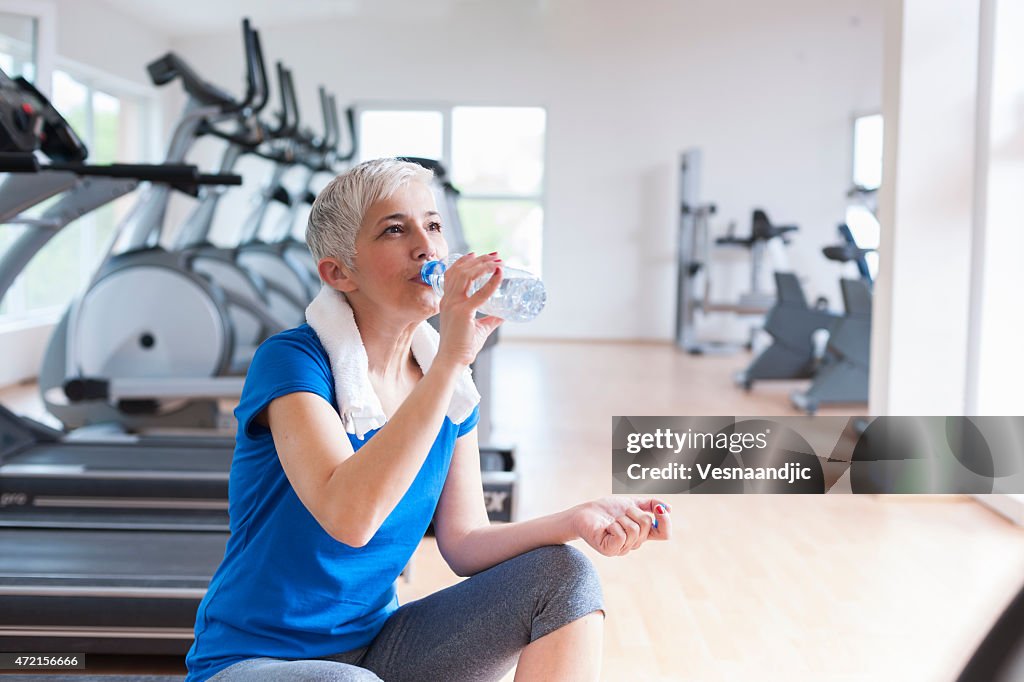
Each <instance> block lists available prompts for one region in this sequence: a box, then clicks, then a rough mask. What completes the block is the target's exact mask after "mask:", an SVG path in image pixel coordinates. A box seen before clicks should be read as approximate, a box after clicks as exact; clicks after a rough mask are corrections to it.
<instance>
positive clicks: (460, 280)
mask: <svg viewBox="0 0 1024 682" xmlns="http://www.w3.org/2000/svg"><path fill="white" fill-rule="evenodd" d="M496 267H497V264H496V263H495V261H494V258H493V257H490V256H480V257H472V256H464V257H463V258H461V259H459V261H457V262H456V263H455V264H453V265H452V267H451V268H449V270H448V272H447V273H446V275H445V277H446V279H448V280H450V281H449V282H448V291H447V292H446V295H445V296H444V298H442V299H441V341H440V346H439V348H438V351H437V354H436V356H435V357H434V361H433V363H432V364H431V366H430V369H429V370H428V371H427V372H426V374H424V376H423V378H422V379H421V380H420V381H419V382H418V383H417V384H416V387H415V388H414V389H413V390H412V392H411V393H410V394H409V395H408V396H407V397H406V399H405V401H404V402H403V403H402V405H401V406H400V407H399V408H398V410H397V411H396V412H395V414H394V415H393V416H392V417H391V419H390V420H388V423H387V424H385V425H384V426H382V427H381V428H380V430H379V431H377V433H376V434H374V436H373V438H371V439H370V440H369V442H367V443H366V444H365V445H363V446H362V447H361V448H359V451H358V452H354V451H353V448H352V444H351V443H350V442H349V439H348V436H347V435H346V433H345V429H344V427H343V426H342V423H341V418H340V417H339V416H338V413H337V412H336V411H335V409H334V407H333V406H332V405H329V404H327V402H326V401H324V400H323V399H322V398H321V397H319V396H316V395H314V394H312V393H290V394H288V395H285V396H282V397H280V398H277V399H275V400H273V401H272V402H271V403H270V404H269V405H268V406H267V408H266V410H264V414H263V415H259V416H258V417H257V420H263V419H264V418H265V420H266V421H265V424H266V425H267V426H268V427H269V428H270V432H271V434H272V435H273V438H274V446H275V447H276V449H277V454H278V457H279V458H280V460H281V466H282V467H283V468H284V472H285V475H286V476H287V477H288V481H289V482H290V483H291V485H292V488H294V489H295V493H296V494H297V495H298V496H299V499H300V500H301V501H302V504H303V505H305V507H306V509H308V510H309V512H310V513H311V514H312V515H313V517H314V518H315V519H316V520H317V522H318V523H319V524H320V525H321V526H322V527H323V529H324V530H325V531H327V532H328V533H329V534H330V535H331V536H332V537H333V538H335V539H336V540H338V541H340V542H344V543H345V544H347V545H351V546H353V547H361V546H363V545H365V544H366V543H367V542H369V541H370V538H372V537H373V536H374V534H375V533H376V532H377V530H378V529H379V528H380V526H381V524H382V523H384V519H386V518H387V517H388V515H389V514H390V513H391V512H392V511H393V510H394V509H395V507H396V506H397V505H398V503H399V501H400V500H401V499H402V496H403V495H405V493H406V491H407V490H408V489H409V486H410V485H412V482H413V480H415V478H416V474H417V473H418V472H419V470H420V468H421V467H422V466H423V462H424V460H426V457H427V454H428V453H429V452H430V447H431V445H432V444H433V442H434V440H435V439H436V438H437V434H438V431H440V429H441V423H442V422H443V421H444V416H445V413H446V412H447V410H448V404H449V403H450V402H451V398H452V393H453V391H454V389H455V382H456V381H457V379H458V377H459V376H460V374H461V373H462V372H463V371H465V368H466V366H467V365H469V364H470V363H471V362H472V361H473V359H474V358H475V357H476V354H477V352H479V350H480V347H481V346H482V345H483V343H484V341H486V340H487V337H488V336H489V335H490V334H491V332H493V331H494V329H495V328H497V327H498V325H499V324H501V320H499V319H497V318H494V317H484V318H480V319H476V318H475V313H476V309H477V308H479V307H480V306H481V305H482V304H483V303H484V301H486V300H487V299H488V298H489V297H490V296H491V294H493V293H494V291H495V290H496V289H497V287H498V285H499V284H500V283H501V275H500V274H495V275H494V276H492V277H491V280H490V281H489V282H488V283H487V284H486V285H484V286H483V287H482V288H481V289H480V290H479V291H477V292H476V293H474V294H473V295H472V296H467V295H466V292H467V290H468V287H469V284H470V282H472V281H473V280H474V279H475V278H477V277H479V276H481V275H486V274H487V273H488V272H493V271H494V270H495V269H496Z"/></svg>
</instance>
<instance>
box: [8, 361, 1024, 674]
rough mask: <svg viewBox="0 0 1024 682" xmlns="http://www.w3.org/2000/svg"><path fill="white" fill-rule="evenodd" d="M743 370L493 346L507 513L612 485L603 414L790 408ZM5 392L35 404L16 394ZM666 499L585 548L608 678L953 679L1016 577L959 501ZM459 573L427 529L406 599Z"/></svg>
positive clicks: (989, 526)
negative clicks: (506, 451) (599, 608)
mask: <svg viewBox="0 0 1024 682" xmlns="http://www.w3.org/2000/svg"><path fill="white" fill-rule="evenodd" d="M744 364H745V358H744V357H743V356H731V357H730V356H707V357H692V356H688V355H685V354H679V353H677V352H676V351H675V350H674V349H673V348H672V347H670V346H668V345H655V344H622V343H607V344H603V343H524V342H505V343H503V344H501V345H500V346H498V348H497V349H496V357H495V387H496V390H495V395H494V399H493V405H494V408H493V411H494V420H495V440H497V441H503V442H508V443H512V444H515V445H516V447H517V461H518V466H519V471H520V475H521V486H520V487H521V495H520V497H519V500H518V510H519V517H520V518H531V517H534V516H537V515H541V514H546V513H550V512H554V511H557V510H560V509H563V508H565V507H568V506H571V505H573V504H576V503H578V502H581V501H584V500H587V499H590V498H593V497H599V496H602V495H606V494H608V493H609V492H610V491H611V473H610V471H611V467H610V461H611V417H612V415H714V414H744V415H787V414H795V412H794V411H793V410H792V409H791V408H790V407H789V404H788V392H789V391H790V390H791V389H793V388H795V387H798V386H799V385H800V384H799V383H797V384H788V385H779V386H775V387H770V388H764V389H762V388H760V387H759V388H757V389H756V390H755V391H754V392H753V393H751V394H744V393H743V392H742V391H740V390H738V389H736V388H734V387H733V386H732V384H731V381H730V376H731V374H732V372H733V371H735V370H736V369H739V368H740V367H742V366H743V365H744ZM0 401H5V402H14V403H17V404H18V406H19V407H20V409H23V410H28V411H32V410H34V409H37V408H36V407H34V405H36V403H34V402H33V401H34V398H32V396H31V391H30V390H29V389H26V388H20V389H8V390H7V391H2V392H0ZM858 409H859V410H863V406H861V407H859V408H855V409H854V410H832V412H833V413H836V414H850V413H853V412H854V411H855V410H858ZM827 413H828V412H826V411H823V414H827ZM669 500H670V502H671V504H672V506H673V521H674V524H675V529H676V531H675V532H676V537H675V539H674V540H673V541H672V542H670V543H660V544H655V543H649V544H648V545H647V546H645V547H644V548H642V549H641V550H640V551H638V552H635V553H633V554H631V555H629V556H626V557H620V558H606V557H601V556H599V555H597V554H596V553H595V552H592V551H589V548H585V547H584V546H581V549H584V550H585V551H587V552H588V553H589V555H590V556H592V557H593V560H594V563H595V565H596V566H597V569H598V571H599V573H600V575H601V578H602V582H603V585H604V591H605V597H606V602H607V607H608V618H607V621H606V628H605V643H606V646H605V650H604V658H603V670H604V673H603V679H605V680H615V681H619V680H647V681H659V680H706V681H714V680H730V681H731V680H786V681H789V680H815V681H817V680H841V681H843V682H852V681H854V680H857V681H860V680H864V681H868V680H870V681H872V682H874V681H877V680H899V681H901V682H904V681H905V682H909V681H915V680H921V681H933V680H935V681H939V680H952V679H954V678H955V676H956V673H957V672H958V670H959V668H960V666H961V665H962V663H963V661H964V660H965V659H966V657H967V656H969V655H970V652H971V651H973V649H974V647H975V646H976V645H977V643H978V641H979V640H980V639H981V637H982V636H983V634H984V633H985V631H986V630H987V629H988V627H989V625H990V624H991V622H992V621H993V620H994V619H995V617H996V616H997V615H998V613H999V612H1000V611H1001V609H1002V608H1003V606H1004V605H1005V604H1006V603H1007V602H1008V601H1009V600H1010V598H1011V597H1012V596H1013V594H1014V593H1015V592H1016V590H1017V589H1018V588H1019V587H1020V584H1021V582H1024V528H1020V527H1017V526H1014V525H1012V524H1010V523H1009V522H1007V521H1005V520H1004V519H1002V518H1001V517H998V516H996V515H995V514H994V513H992V512H991V511H989V510H988V509H987V508H985V507H982V506H980V505H979V504H977V503H976V502H974V501H973V500H971V499H969V498H965V497H959V496H865V495H860V496H854V495H829V496H821V497H810V498H808V497H804V496H735V495H732V496H692V497H691V496H670V497H669ZM576 544H577V545H582V543H579V542H577V543H576ZM457 580H458V578H456V577H455V576H454V575H453V574H452V573H451V572H450V571H449V570H448V569H447V567H446V566H445V565H444V563H443V561H442V560H441V558H440V556H439V555H438V553H437V549H436V546H434V544H433V542H432V541H431V540H429V539H428V540H425V541H424V543H423V545H422V546H421V547H420V549H419V550H418V551H417V554H416V556H415V557H414V560H413V571H412V579H411V581H410V582H409V583H400V592H401V597H402V600H403V601H408V600H411V599H415V598H417V597H420V596H423V595H425V594H429V593H430V592H433V591H435V590H437V589H439V588H441V587H444V586H446V585H449V584H451V583H453V582H456V581H457ZM94 662H95V663H96V664H97V665H100V664H101V665H102V668H101V669H102V670H110V671H113V670H115V669H116V668H117V667H120V668H121V669H128V670H134V671H139V672H142V671H143V670H144V669H148V670H150V671H152V672H158V671H160V672H166V671H169V670H174V669H180V662H177V661H160V662H158V661H153V662H152V664H151V667H149V668H140V667H138V664H137V663H135V664H132V665H131V666H129V667H127V668H126V667H124V666H125V665H127V664H125V663H120V662H118V661H116V660H104V661H103V662H102V663H101V662H100V661H98V660H97V661H91V662H90V669H91V671H92V672H99V671H100V669H99V668H97V667H95V665H94V664H93V663H94ZM508 679H511V675H510V676H509V677H508Z"/></svg>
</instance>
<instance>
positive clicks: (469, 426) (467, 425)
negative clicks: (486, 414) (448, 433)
mask: <svg viewBox="0 0 1024 682" xmlns="http://www.w3.org/2000/svg"><path fill="white" fill-rule="evenodd" d="M479 421H480V405H479V404H478V405H477V406H476V407H474V408H473V411H472V412H470V413H469V416H468V417H466V419H465V420H463V422H462V423H461V424H459V435H458V436H457V437H460V438H461V437H462V436H465V435H466V434H467V433H469V432H470V431H472V430H473V429H474V428H476V424H477V422H479Z"/></svg>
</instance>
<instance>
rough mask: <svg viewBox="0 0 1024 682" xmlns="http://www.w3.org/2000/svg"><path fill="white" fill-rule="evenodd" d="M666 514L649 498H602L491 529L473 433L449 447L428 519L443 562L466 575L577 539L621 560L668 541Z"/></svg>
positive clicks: (669, 525)
mask: <svg viewBox="0 0 1024 682" xmlns="http://www.w3.org/2000/svg"><path fill="white" fill-rule="evenodd" d="M669 511H670V507H669V506H668V503H665V502H660V501H658V500H654V499H641V498H631V497H607V498H601V499H598V500H592V501H590V502H585V503H583V504H580V505H577V506H575V507H572V508H570V509H566V510H564V511H560V512H557V513H554V514H549V515H548V516H541V517H538V518H535V519H530V520H529V521H517V522H513V523H501V524H494V525H491V523H490V521H489V520H488V518H487V511H486V508H485V505H484V498H483V482H482V479H481V475H480V449H479V446H478V444H477V434H476V429H473V430H472V431H470V432H469V433H467V434H466V435H464V436H462V437H460V438H459V439H458V440H457V441H456V443H455V452H454V453H453V455H452V464H451V467H450V468H449V470H448V478H447V479H446V480H445V484H444V490H443V491H442V492H441V499H440V501H439V502H438V506H437V514H436V515H435V517H434V533H435V536H436V537H437V546H438V549H439V550H440V551H441V556H443V557H444V560H445V562H446V563H447V564H448V566H449V567H450V568H451V569H452V570H453V571H454V572H455V573H456V575H459V576H462V577H466V576H470V575H474V574H476V573H479V572H480V571H483V570H485V569H488V568H490V567H491V566H494V565H496V564H499V563H501V562H502V561H506V560H507V559H511V558H512V557H515V556H519V555H520V554H523V553H525V552H529V551H530V550H532V549H536V548H538V547H543V546H544V545H557V544H563V543H566V542H570V541H572V540H577V539H583V540H585V541H586V542H587V544H589V545H590V546H591V547H594V548H595V549H597V550H598V551H599V552H601V553H602V554H604V555H606V556H621V555H623V554H626V553H628V552H630V551H631V550H634V549H636V548H638V547H639V546H640V545H642V544H643V543H644V542H645V541H646V540H647V539H648V538H650V539H654V540H667V539H669V538H670V537H671V533H672V523H671V520H670V518H669V515H668V513H669ZM648 512H650V513H648ZM651 514H654V516H651ZM655 519H657V521H658V525H657V527H656V528H655V527H654V520H655Z"/></svg>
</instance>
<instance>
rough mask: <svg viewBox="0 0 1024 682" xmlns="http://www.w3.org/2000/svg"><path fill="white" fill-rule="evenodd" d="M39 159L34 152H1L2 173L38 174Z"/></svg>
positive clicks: (0, 171)
mask: <svg viewBox="0 0 1024 682" xmlns="http://www.w3.org/2000/svg"><path fill="white" fill-rule="evenodd" d="M38 172H39V159H37V158H36V155H35V154H33V153H32V152H0V173H38Z"/></svg>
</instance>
